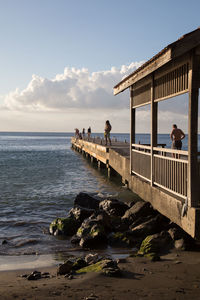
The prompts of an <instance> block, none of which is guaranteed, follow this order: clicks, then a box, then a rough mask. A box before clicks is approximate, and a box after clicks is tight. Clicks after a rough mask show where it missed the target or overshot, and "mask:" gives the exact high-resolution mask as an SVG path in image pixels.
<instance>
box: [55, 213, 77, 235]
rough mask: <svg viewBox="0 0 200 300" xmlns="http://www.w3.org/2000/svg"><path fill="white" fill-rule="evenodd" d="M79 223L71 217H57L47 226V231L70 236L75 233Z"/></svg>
mask: <svg viewBox="0 0 200 300" xmlns="http://www.w3.org/2000/svg"><path fill="white" fill-rule="evenodd" d="M79 226H80V223H79V222H78V221H76V220H75V219H74V218H72V217H67V218H57V219H55V220H54V221H53V222H52V223H51V224H50V226H49V232H50V234H53V235H67V236H72V235H74V234H75V233H76V231H77V229H78V228H79Z"/></svg>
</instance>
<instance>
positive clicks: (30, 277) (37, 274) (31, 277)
mask: <svg viewBox="0 0 200 300" xmlns="http://www.w3.org/2000/svg"><path fill="white" fill-rule="evenodd" d="M41 277H42V276H41V272H38V271H33V272H32V273H31V274H30V275H28V276H27V277H26V278H27V279H28V280H38V279H40V278H41Z"/></svg>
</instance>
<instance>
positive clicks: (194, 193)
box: [188, 54, 200, 207]
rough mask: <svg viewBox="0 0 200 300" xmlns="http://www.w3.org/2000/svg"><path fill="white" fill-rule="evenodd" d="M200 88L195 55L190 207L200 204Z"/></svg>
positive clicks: (190, 115) (199, 66) (190, 119)
mask: <svg viewBox="0 0 200 300" xmlns="http://www.w3.org/2000/svg"><path fill="white" fill-rule="evenodd" d="M199 87H200V55H195V54H193V56H192V58H191V63H190V70H189V105H188V205H189V206H190V207H197V206H199V204H200V184H199V172H198V98H199Z"/></svg>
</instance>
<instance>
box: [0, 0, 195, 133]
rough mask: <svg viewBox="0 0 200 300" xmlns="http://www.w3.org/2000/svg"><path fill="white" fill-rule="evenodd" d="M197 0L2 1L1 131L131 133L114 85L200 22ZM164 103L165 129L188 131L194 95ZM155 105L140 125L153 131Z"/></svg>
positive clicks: (125, 100) (123, 97) (125, 98)
mask: <svg viewBox="0 0 200 300" xmlns="http://www.w3.org/2000/svg"><path fill="white" fill-rule="evenodd" d="M199 11H200V2H199V1H198V0H191V1H185V0H176V1H174V0H173V1H172V0H168V1H160V0H159V1H158V0H152V1H149V0H124V1H118V0H73V1H71V0H59V1H55V0H42V1H41V0H34V1H33V0H6V1H4V0H0V40H1V47H0V78H1V80H0V120H1V122H0V131H58V132H69V131H73V130H74V128H75V127H79V128H83V127H85V128H87V127H88V126H91V127H92V130H93V131H96V132H102V131H103V127H104V122H105V120H106V119H109V120H110V121H111V123H112V125H113V131H114V132H129V127H130V124H129V123H130V122H129V94H128V92H124V93H121V94H120V95H118V96H115V97H114V96H113V86H114V85H115V84H116V83H118V82H119V81H120V80H121V79H122V78H123V77H125V76H126V75H128V74H130V73H131V72H133V71H134V70H135V69H136V68H138V67H139V66H140V65H141V64H142V63H144V62H145V61H146V60H148V59H149V58H151V57H152V56H153V55H155V54H156V53H157V52H159V51H160V50H161V49H163V48H164V47H165V46H167V45H168V44H169V43H171V42H173V41H175V40H177V39H178V38H179V37H180V36H182V35H183V34H185V33H187V32H190V31H192V30H194V29H196V28H197V27H198V26H199V25H200V24H199ZM176 102H177V103H178V105H177V104H176V103H175V102H174V99H172V100H171V101H169V102H168V103H165V101H164V102H163V103H160V104H159V131H160V132H169V131H170V129H171V124H172V123H178V125H179V126H180V127H181V128H183V130H184V131H186V132H187V102H188V100H187V96H182V97H180V98H179V99H178V101H176ZM149 116H150V111H149V107H146V108H144V109H140V110H138V111H137V127H136V128H137V131H138V132H148V130H149V120H150V119H149Z"/></svg>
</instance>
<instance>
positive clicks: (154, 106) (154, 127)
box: [151, 74, 158, 186]
mask: <svg viewBox="0 0 200 300" xmlns="http://www.w3.org/2000/svg"><path fill="white" fill-rule="evenodd" d="M157 135H158V103H157V102H154V75H153V74H152V80H151V186H152V185H153V183H154V155H153V147H156V146H157Z"/></svg>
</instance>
